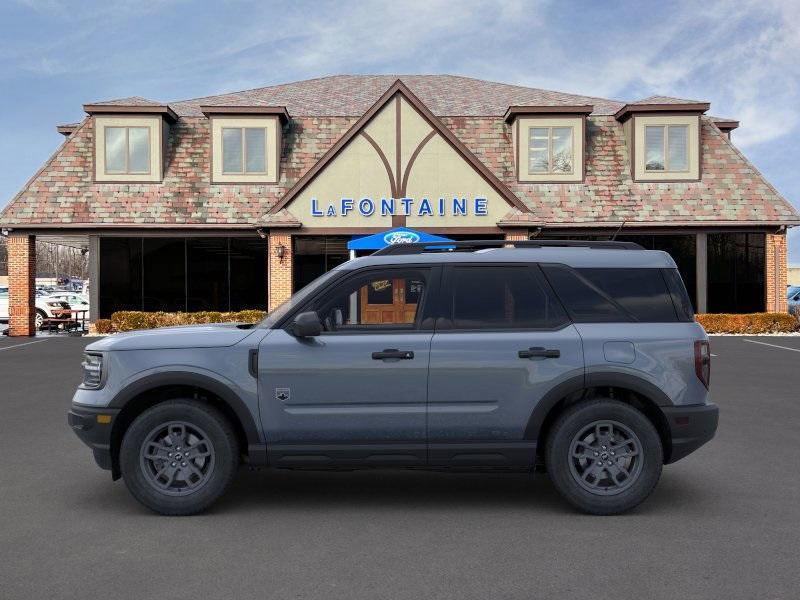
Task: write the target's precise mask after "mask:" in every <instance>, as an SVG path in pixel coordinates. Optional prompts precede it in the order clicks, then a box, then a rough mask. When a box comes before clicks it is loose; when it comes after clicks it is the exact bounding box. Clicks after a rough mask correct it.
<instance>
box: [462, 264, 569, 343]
mask: <svg viewBox="0 0 800 600" xmlns="http://www.w3.org/2000/svg"><path fill="white" fill-rule="evenodd" d="M450 289H451V290H452V292H451V295H450V298H449V300H450V307H449V313H450V321H451V323H452V328H453V329H554V328H557V327H560V326H562V325H565V324H566V323H568V319H567V315H566V313H565V312H564V309H563V308H562V307H561V305H560V304H559V302H558V300H557V299H556V298H555V297H554V296H553V293H552V292H551V291H550V290H549V289H548V287H547V284H546V283H545V282H544V281H543V280H542V278H541V274H540V273H539V272H538V271H536V270H534V269H532V268H530V267H527V266H520V267H454V268H453V270H452V271H451V274H450Z"/></svg>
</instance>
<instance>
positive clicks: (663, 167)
mask: <svg viewBox="0 0 800 600" xmlns="http://www.w3.org/2000/svg"><path fill="white" fill-rule="evenodd" d="M644 144H645V149H644V152H645V163H644V168H645V171H662V172H663V171H670V172H683V171H688V170H689V126H688V125H645V128H644Z"/></svg>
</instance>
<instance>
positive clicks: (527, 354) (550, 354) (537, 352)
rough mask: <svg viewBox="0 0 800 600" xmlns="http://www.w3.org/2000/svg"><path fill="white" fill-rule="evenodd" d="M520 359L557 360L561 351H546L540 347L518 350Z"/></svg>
mask: <svg viewBox="0 0 800 600" xmlns="http://www.w3.org/2000/svg"><path fill="white" fill-rule="evenodd" d="M517 355H518V356H519V357H520V358H559V357H560V356H561V350H555V349H546V348H542V347H541V346H534V347H532V348H528V349H527V350H520V351H519V352H517Z"/></svg>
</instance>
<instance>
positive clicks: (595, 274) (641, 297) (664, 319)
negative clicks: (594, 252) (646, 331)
mask: <svg viewBox="0 0 800 600" xmlns="http://www.w3.org/2000/svg"><path fill="white" fill-rule="evenodd" d="M578 272H579V273H580V274H581V275H583V276H584V277H585V278H586V279H587V280H589V281H590V282H591V283H593V284H594V285H595V286H596V287H598V288H600V289H601V290H602V291H603V292H605V293H606V295H607V296H608V297H609V298H613V299H614V300H616V301H617V302H618V303H619V304H620V305H621V306H622V307H624V308H625V309H626V310H628V311H629V312H630V313H631V314H633V316H634V317H636V318H637V319H638V320H639V321H643V322H645V323H670V322H674V321H676V320H677V317H676V315H675V307H674V305H673V303H672V296H671V294H670V293H669V290H668V289H667V284H666V282H665V281H664V277H663V275H661V270H660V269H578Z"/></svg>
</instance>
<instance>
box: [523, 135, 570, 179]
mask: <svg viewBox="0 0 800 600" xmlns="http://www.w3.org/2000/svg"><path fill="white" fill-rule="evenodd" d="M534 129H546V130H547V170H546V171H531V141H530V140H531V135H532V133H533V130H534ZM554 129H569V135H570V141H569V146H570V161H569V162H570V170H569V171H554V170H553V130H554ZM574 139H575V128H574V127H573V126H572V125H535V124H534V125H531V126H530V127H528V164H527V169H528V175H534V176H535V175H573V174H574V173H575V144H574V143H573V140H574Z"/></svg>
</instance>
